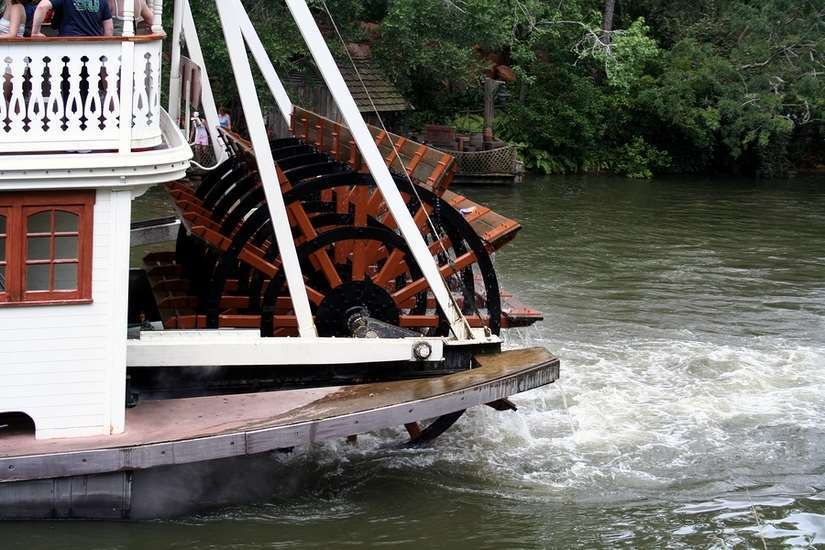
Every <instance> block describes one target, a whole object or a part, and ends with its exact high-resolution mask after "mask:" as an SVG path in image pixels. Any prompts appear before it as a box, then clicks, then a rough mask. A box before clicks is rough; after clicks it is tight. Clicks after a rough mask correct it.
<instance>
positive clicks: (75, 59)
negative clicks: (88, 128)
mask: <svg viewBox="0 0 825 550" xmlns="http://www.w3.org/2000/svg"><path fill="white" fill-rule="evenodd" d="M72 53H73V54H74V55H71V56H66V57H64V58H63V61H64V63H65V66H66V67H68V69H69V77H68V86H69V91H68V95H67V98H66V111H65V113H63V117H64V119H65V121H66V132H67V133H68V134H70V135H71V136H72V137H77V138H82V137H83V131H82V129H81V124H82V121H81V117H82V116H83V100H82V99H81V97H80V83H81V82H82V80H83V78H82V76H81V71H82V70H83V59H84V58H85V56H84V55H82V54H80V53H79V52H72Z"/></svg>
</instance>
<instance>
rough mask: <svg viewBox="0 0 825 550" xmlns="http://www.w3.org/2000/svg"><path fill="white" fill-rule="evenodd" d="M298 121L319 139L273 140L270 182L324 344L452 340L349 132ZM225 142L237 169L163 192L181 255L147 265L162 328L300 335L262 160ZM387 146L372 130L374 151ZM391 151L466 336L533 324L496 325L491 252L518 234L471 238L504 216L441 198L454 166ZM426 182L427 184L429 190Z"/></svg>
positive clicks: (316, 120)
mask: <svg viewBox="0 0 825 550" xmlns="http://www.w3.org/2000/svg"><path fill="white" fill-rule="evenodd" d="M299 117H300V118H299ZM293 118H294V120H293V127H303V128H304V129H306V128H308V127H312V128H315V129H316V131H315V132H310V131H304V132H303V133H302V134H299V137H292V138H286V139H278V140H274V141H272V142H271V143H270V148H271V152H272V156H273V159H274V160H275V165H274V166H273V167H271V168H270V170H275V172H276V173H277V177H278V182H279V185H280V189H281V191H282V193H283V197H284V202H285V204H286V207H287V210H288V213H289V225H290V229H291V231H292V235H293V237H294V242H295V245H296V250H297V253H298V258H299V261H300V265H301V272H302V274H303V278H304V284H305V288H306V292H307V295H308V297H309V299H310V303H311V307H312V313H313V316H314V319H315V324H316V326H317V329H318V334H319V336H361V337H363V336H367V335H369V336H378V337H403V336H410V335H428V336H447V335H448V334H449V324H448V323H447V322H446V319H445V317H444V315H443V314H442V313H441V312H440V310H439V308H438V307H437V305H436V303H435V300H434V298H433V296H432V293H431V292H430V288H429V286H428V284H427V281H426V279H425V278H424V277H423V275H422V273H421V271H420V269H419V268H418V267H417V265H416V263H415V261H414V259H413V258H412V256H411V253H410V249H409V247H408V245H407V244H406V242H405V241H404V239H403V238H402V237H401V236H400V235H399V234H398V230H397V224H396V222H395V220H394V218H393V216H392V215H391V214H390V212H389V209H388V208H387V205H386V203H385V201H384V199H383V196H382V194H381V192H380V191H379V190H378V188H377V186H376V185H375V181H374V179H373V177H372V176H371V175H370V174H369V173H367V172H365V171H363V170H361V163H360V160H359V158H358V156H357V154H356V152H355V149H354V148H353V147H351V146H349V147H342V146H341V143H342V137H344V138H346V137H348V133H347V131H346V129H345V128H344V127H342V126H340V125H337V124H335V123H333V122H332V121H329V120H326V119H323V118H321V117H318V116H317V115H312V114H311V113H308V112H306V111H301V112H300V113H296V115H295V116H294V117H293ZM325 128H329V129H330V131H329V132H328V135H325V133H326V132H325ZM222 137H223V140H224V142H225V143H226V144H227V148H228V151H229V158H228V159H227V160H225V161H224V162H223V163H221V165H220V166H218V167H217V168H216V169H215V170H214V171H212V172H210V173H209V174H208V175H207V176H206V177H204V178H203V180H202V181H201V182H200V184H199V185H198V186H197V187H195V186H194V185H192V184H191V183H190V182H186V181H184V182H174V183H171V184H169V185H168V189H169V192H170V195H171V196H172V198H173V199H174V202H175V205H176V208H177V210H178V213H179V216H180V219H181V220H182V222H183V224H182V226H181V228H180V234H179V236H178V240H177V244H176V250H175V253H174V254H170V253H160V254H150V255H149V256H147V258H146V269H147V274H148V276H149V279H150V282H151V284H152V288H153V290H154V293H155V296H156V297H157V304H158V308H159V310H160V312H161V314H162V319H163V322H164V327H165V328H170V329H172V328H178V329H192V328H206V329H210V328H230V327H232V328H259V329H260V331H261V334H262V335H263V336H294V335H297V321H296V317H295V314H294V311H293V308H292V304H291V299H290V296H289V292H288V289H287V285H286V280H285V276H284V273H283V270H282V269H281V265H280V256H279V251H278V246H277V241H276V239H275V238H274V234H273V225H272V220H271V214H270V210H269V209H268V208H267V207H266V198H265V196H264V191H263V188H262V185H261V181H260V177H259V167H258V166H257V162H256V157H255V155H254V150H253V149H252V147H251V146H250V144H249V142H247V141H246V140H244V139H242V138H241V137H239V136H237V135H235V134H232V133H229V132H223V133H222ZM325 137H328V138H330V139H328V140H326V141H325V139H324V138H325ZM384 139H387V138H386V137H385V138H384ZM384 139H382V136H381V132H378V137H377V141H378V142H379V144H380V143H381V142H382V141H384ZM388 139H394V140H395V142H396V148H395V149H393V151H396V152H397V156H398V157H399V158H401V159H403V157H404V156H407V155H409V156H411V159H410V161H409V164H408V165H407V164H405V163H404V162H403V160H401V161H399V164H402V165H404V166H405V167H406V170H407V172H408V174H409V175H410V176H411V177H409V178H408V177H405V176H403V175H400V174H398V173H395V174H394V175H393V179H394V181H395V183H396V185H397V186H398V188H399V190H400V191H401V195H402V197H403V198H404V201H405V204H406V207H407V209H408V211H409V212H410V214H411V215H412V216H413V219H414V220H415V223H416V225H417V227H418V228H419V230H420V232H421V235H422V237H423V238H424V240H425V241H426V243H427V245H428V247H429V250H430V252H431V253H432V255H433V257H434V258H435V259H436V260H437V264H438V269H439V272H440V273H441V275H442V276H443V277H444V278H445V279H446V280H447V281H448V283H449V287H450V290H451V292H452V294H453V297H454V299H455V301H456V303H457V304H458V305H459V307H460V308H461V311H462V313H464V315H465V317H466V319H467V321H468V322H469V324H470V326H472V327H474V328H481V327H484V328H485V329H486V330H488V331H489V333H490V334H499V331H500V329H501V328H502V322H503V323H504V324H505V326H507V325H509V324H510V322H511V320H512V321H513V323H514V324H525V323H528V322H530V321H533V320H535V319H537V318H539V315H538V314H537V313H535V312H528V311H520V312H519V313H517V314H513V313H511V312H510V311H509V310H508V315H506V316H503V315H502V300H501V293H500V290H499V285H498V280H497V278H496V274H495V269H494V267H493V262H492V259H491V255H490V254H491V252H492V251H493V250H495V249H496V248H497V247H499V246H501V245H502V244H504V243H505V242H507V241H508V240H509V239H511V238H512V237H513V236H514V234H515V232H517V231H518V229H519V228H520V227H519V226H518V224H516V223H515V222H512V221H511V220H506V219H503V220H493V221H495V222H497V223H496V225H495V226H494V228H493V230H488V231H486V232H484V233H482V234H481V235H479V233H477V227H482V228H483V227H485V226H488V227H489V226H490V225H491V220H490V218H491V217H493V216H496V215H495V214H494V213H492V212H490V211H489V209H483V208H482V207H480V206H478V205H473V206H459V205H466V204H468V203H469V201H468V200H467V199H466V198H464V197H462V196H460V195H456V194H453V193H449V192H448V191H447V190H446V187H447V185H448V183H449V178H450V177H451V175H452V166H451V164H452V159H451V157H449V156H448V155H443V154H440V153H437V152H435V151H434V150H432V149H429V148H428V147H426V146H423V145H420V144H414V143H412V142H407V141H406V140H403V138H399V137H398V136H393V135H389V136H388ZM402 141H403V143H402ZM347 142H348V140H347ZM325 143H328V144H329V147H325V146H324V145H325ZM399 147H400V148H399ZM343 159H345V160H343ZM436 159H437V160H436ZM392 160H393V159H392V158H389V157H388V158H387V161H388V164H391V162H392ZM428 165H429V166H430V167H431V169H430V168H427V166H428ZM422 174H429V175H428V176H427V179H425V180H423V181H421V179H420V176H421V175H422ZM413 175H416V176H417V177H416V178H415V179H413V177H412V176H413ZM459 208H462V209H463V210H459ZM485 216H486V218H485ZM473 222H475V227H474V225H473Z"/></svg>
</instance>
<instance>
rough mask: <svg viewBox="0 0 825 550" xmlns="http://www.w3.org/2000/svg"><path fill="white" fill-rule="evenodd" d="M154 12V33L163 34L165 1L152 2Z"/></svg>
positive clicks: (155, 0)
mask: <svg viewBox="0 0 825 550" xmlns="http://www.w3.org/2000/svg"><path fill="white" fill-rule="evenodd" d="M152 11H153V12H154V14H155V16H154V18H153V19H154V20H153V21H152V32H153V33H161V32H163V0H152ZM158 97H160V96H158Z"/></svg>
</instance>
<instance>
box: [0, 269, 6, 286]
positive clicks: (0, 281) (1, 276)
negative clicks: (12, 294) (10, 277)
mask: <svg viewBox="0 0 825 550" xmlns="http://www.w3.org/2000/svg"><path fill="white" fill-rule="evenodd" d="M5 290H6V266H4V265H0V292H5Z"/></svg>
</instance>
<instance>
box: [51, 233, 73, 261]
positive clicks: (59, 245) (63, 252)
mask: <svg viewBox="0 0 825 550" xmlns="http://www.w3.org/2000/svg"><path fill="white" fill-rule="evenodd" d="M54 257H55V258H57V259H58V260H74V259H77V237H55V239H54Z"/></svg>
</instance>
